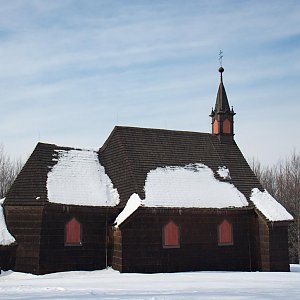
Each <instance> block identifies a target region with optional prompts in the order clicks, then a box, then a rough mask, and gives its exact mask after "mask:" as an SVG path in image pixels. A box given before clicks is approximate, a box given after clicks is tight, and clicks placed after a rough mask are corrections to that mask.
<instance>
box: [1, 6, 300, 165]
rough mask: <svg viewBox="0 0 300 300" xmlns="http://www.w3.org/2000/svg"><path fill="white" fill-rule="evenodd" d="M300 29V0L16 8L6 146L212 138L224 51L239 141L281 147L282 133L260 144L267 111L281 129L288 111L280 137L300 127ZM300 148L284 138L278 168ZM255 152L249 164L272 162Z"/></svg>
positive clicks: (5, 75)
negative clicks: (124, 128)
mask: <svg viewBox="0 0 300 300" xmlns="http://www.w3.org/2000/svg"><path fill="white" fill-rule="evenodd" d="M299 20H300V9H299V3H298V2H297V1H285V2H284V3H283V2H282V1H272V5H270V4H269V3H268V2H259V1H251V2H244V1H243V2H237V1H226V2H224V1H213V2H212V1H188V2H187V3H183V2H182V1H164V2H160V1H151V3H150V2H148V1H137V2H135V1H130V2H126V3H124V2H111V1H88V2H86V1H26V3H25V2H24V1H14V2H12V3H11V2H5V3H3V4H2V6H1V8H0V28H1V29H2V30H0V65H1V73H0V104H1V107H2V113H3V116H2V118H1V120H0V134H1V136H2V137H3V140H2V142H3V143H4V145H5V146H6V148H8V150H9V151H10V152H12V153H13V154H14V155H17V156H18V155H20V154H21V153H22V151H23V150H20V149H24V148H26V149H30V147H32V140H35V139H36V136H37V134H36V132H43V133H44V134H43V135H42V136H44V137H45V138H44V140H45V139H49V140H51V141H54V142H56V140H55V136H57V138H58V139H59V141H58V142H57V143H61V142H64V141H65V142H66V143H67V142H69V141H70V142H73V141H78V142H77V143H76V144H79V145H80V144H82V143H84V144H85V143H90V144H91V145H95V144H99V145H100V144H101V142H102V141H99V142H98V141H97V139H98V138H99V139H104V138H105V136H107V134H108V132H109V130H110V129H111V128H112V127H113V126H114V125H115V124H116V123H119V124H123V125H126V124H130V125H137V126H149V127H169V128H175V129H184V130H194V131H195V130H196V131H209V130H210V120H209V118H208V116H207V115H208V114H209V112H210V108H211V107H212V106H213V105H214V101H215V97H216V92H217V86H218V80H219V79H218V76H219V75H218V73H217V71H216V69H217V68H218V60H217V54H218V50H219V48H222V49H223V50H224V55H225V56H224V60H223V61H224V66H225V74H224V81H225V87H226V90H227V93H228V97H229V101H230V104H231V105H234V107H235V108H236V111H237V113H238V115H237V122H236V124H235V125H236V128H237V133H238V134H237V138H238V139H241V143H242V145H247V142H248V141H247V139H246V138H245V137H244V136H245V134H246V133H245V131H243V130H244V129H245V130H246V129H247V128H250V127H251V130H252V131H253V132H255V133H256V135H257V136H258V140H259V143H262V145H264V143H265V144H266V143H268V145H271V144H272V142H273V141H275V140H276V132H277V131H276V130H274V131H272V133H273V134H274V138H270V139H268V140H266V139H265V140H264V141H263V139H261V138H259V135H260V132H261V126H262V125H263V124H264V123H265V122H267V121H266V118H265V115H263V114H261V113H259V112H260V111H264V112H265V111H266V110H268V113H267V114H268V116H269V118H270V119H269V120H268V124H273V123H275V122H276V120H274V118H273V116H275V115H276V116H277V115H278V114H277V111H278V110H279V106H280V103H283V105H282V106H280V110H281V112H282V114H281V130H282V131H283V132H284V131H285V132H288V131H289V130H290V128H295V127H297V125H298V124H297V118H290V117H289V113H290V106H292V107H293V108H294V110H293V111H295V110H297V109H298V108H299V104H297V102H296V99H297V98H296V96H297V95H296V89H297V86H296V85H295V82H296V78H298V79H299V75H298V74H299V71H300V65H299V59H298V48H299V45H300V41H299V40H300V26H299V25H300V24H299V23H300V21H299ZM291 38H292V42H291V41H290V40H291ZM298 81H299V80H298ZM295 108H296V109H295ZM247 112H248V113H247ZM285 112H286V113H285ZM239 113H240V114H239ZM254 119H255V122H254V121H253V120H254ZM66 122H67V123H68V126H63V125H64V124H65V123H66ZM271 128H272V127H271ZM270 130H271V129H270ZM76 132H80V133H82V132H85V134H76ZM45 133H46V134H45ZM238 135H240V137H238ZM12 136H16V137H19V138H20V139H19V141H20V143H22V144H19V143H18V140H16V138H15V137H14V138H12ZM33 136H34V138H33ZM26 137H27V138H26ZM27 140H28V142H26V141H27ZM46 141H47V140H46ZM81 141H82V143H81ZM249 143H250V141H249ZM274 143H275V142H274ZM293 143H295V141H294V139H293V138H292V137H291V141H290V140H289V139H287V140H285V143H284V145H282V148H283V149H282V150H281V152H279V151H278V152H277V151H273V152H272V155H271V156H272V158H271V160H272V161H275V160H277V158H278V156H279V155H281V153H282V152H284V151H286V152H289V151H290V149H291V148H292V147H294V146H296V148H298V149H299V148H300V144H297V143H296V145H294V144H293ZM298 143H300V142H298ZM252 144H253V145H255V139H254V138H253V140H252V141H251V145H252ZM292 144H293V145H292ZM87 146H89V145H87ZM244 148H245V149H246V151H247V152H246V153H245V154H246V156H257V157H258V158H260V153H263V151H261V150H255V149H259V147H257V148H255V147H254V148H251V147H244ZM266 148H267V147H265V149H266ZM29 151H30V150H29ZM256 152H259V153H256ZM262 157H264V155H262Z"/></svg>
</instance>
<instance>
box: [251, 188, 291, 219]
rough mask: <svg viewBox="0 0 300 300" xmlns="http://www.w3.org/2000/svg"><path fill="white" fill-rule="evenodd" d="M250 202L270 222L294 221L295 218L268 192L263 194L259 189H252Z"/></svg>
mask: <svg viewBox="0 0 300 300" xmlns="http://www.w3.org/2000/svg"><path fill="white" fill-rule="evenodd" d="M250 200H251V201H252V202H253V203H254V205H255V207H256V208H257V209H258V210H259V211H260V212H261V213H262V214H263V215H264V216H265V217H266V218H267V219H268V220H269V221H273V222H274V221H291V220H293V216H292V215H291V214H289V213H288V212H287V210H286V209H285V208H284V207H283V206H282V205H281V204H280V203H279V202H277V201H276V200H275V199H274V198H273V197H272V196H271V195H270V194H269V193H268V191H266V190H265V191H263V192H261V191H260V190H259V189H258V188H254V189H252V193H251V197H250Z"/></svg>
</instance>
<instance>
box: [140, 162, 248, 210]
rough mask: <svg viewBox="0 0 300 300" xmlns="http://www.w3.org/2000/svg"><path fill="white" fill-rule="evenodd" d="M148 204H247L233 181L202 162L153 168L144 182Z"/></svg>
mask: <svg viewBox="0 0 300 300" xmlns="http://www.w3.org/2000/svg"><path fill="white" fill-rule="evenodd" d="M144 189H145V200H144V201H143V203H144V205H145V206H147V207H186V208H188V207H198V208H228V207H244V206H248V201H247V199H246V197H245V196H244V194H242V193H241V192H240V191H239V190H238V189H237V188H236V187H235V186H234V185H233V184H231V183H229V182H221V181H219V180H218V179H216V178H215V176H214V173H213V170H212V169H210V168H209V167H208V166H206V165H204V164H202V163H195V164H189V165H186V166H184V167H178V166H174V167H163V168H162V167H159V168H156V169H155V170H151V171H150V172H149V173H148V175H147V178H146V182H145V187H144Z"/></svg>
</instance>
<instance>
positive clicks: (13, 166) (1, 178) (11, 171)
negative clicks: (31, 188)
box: [0, 144, 23, 199]
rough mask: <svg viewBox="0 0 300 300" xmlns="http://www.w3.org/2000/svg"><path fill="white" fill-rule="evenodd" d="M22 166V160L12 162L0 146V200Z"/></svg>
mask: <svg viewBox="0 0 300 300" xmlns="http://www.w3.org/2000/svg"><path fill="white" fill-rule="evenodd" d="M22 166H23V162H22V160H21V159H16V160H12V159H11V158H10V157H9V155H8V154H7V153H6V152H5V150H4V147H3V145H1V144H0V199H2V198H3V197H5V195H6V193H7V192H8V190H9V188H10V186H11V185H12V183H13V182H14V180H15V178H16V177H17V175H18V174H19V172H20V171H21V169H22Z"/></svg>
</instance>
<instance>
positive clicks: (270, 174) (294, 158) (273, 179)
mask: <svg viewBox="0 0 300 300" xmlns="http://www.w3.org/2000/svg"><path fill="white" fill-rule="evenodd" d="M250 166H251V168H252V170H253V171H254V173H255V175H256V176H257V177H258V179H259V180H260V182H261V183H262V185H263V187H264V188H265V189H267V190H268V192H269V193H270V194H271V195H272V196H273V197H274V198H275V199H276V200H277V201H278V202H280V203H281V204H282V205H283V206H284V207H285V208H286V209H287V210H288V212H289V213H290V214H292V215H293V217H294V222H293V223H291V225H290V226H289V255H290V263H299V258H300V153H297V152H296V151H293V152H292V153H291V154H290V155H289V156H288V157H287V158H285V159H281V160H279V161H278V163H276V164H274V165H273V166H267V167H265V166H263V165H262V164H261V163H260V162H259V161H257V160H255V159H252V160H251V162H250Z"/></svg>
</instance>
